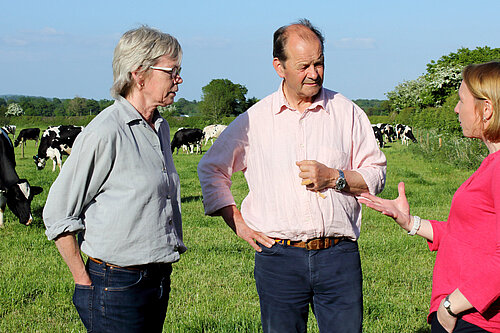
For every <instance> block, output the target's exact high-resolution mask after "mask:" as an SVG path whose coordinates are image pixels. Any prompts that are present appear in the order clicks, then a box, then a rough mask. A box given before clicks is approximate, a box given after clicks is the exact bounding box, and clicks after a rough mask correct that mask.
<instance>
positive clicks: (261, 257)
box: [254, 240, 363, 333]
mask: <svg viewBox="0 0 500 333" xmlns="http://www.w3.org/2000/svg"><path fill="white" fill-rule="evenodd" d="M261 248H262V252H260V253H259V252H256V254H255V270H254V275H255V282H256V286H257V292H258V294H259V299H260V311H261V320H262V327H263V330H264V332H265V333H271V332H272V333H275V332H283V333H285V332H286V333H292V332H306V330H307V319H308V318H307V317H308V313H309V305H311V307H312V310H313V313H314V315H315V317H316V320H317V322H318V327H319V330H320V332H322V333H325V332H335V333H342V332H346V333H355V332H361V330H362V321H363V297H362V275H361V261H360V258H359V250H358V244H357V242H353V241H349V240H344V241H340V242H339V243H338V244H337V245H335V246H333V247H331V248H329V249H324V250H311V251H309V250H306V249H302V248H296V247H291V246H286V245H280V244H275V245H274V246H273V247H271V248H270V249H268V248H266V247H265V246H261Z"/></svg>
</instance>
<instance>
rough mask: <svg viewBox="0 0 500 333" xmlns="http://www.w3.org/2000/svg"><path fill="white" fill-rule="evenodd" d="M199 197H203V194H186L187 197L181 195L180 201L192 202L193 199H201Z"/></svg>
mask: <svg viewBox="0 0 500 333" xmlns="http://www.w3.org/2000/svg"><path fill="white" fill-rule="evenodd" d="M201 199H203V196H201V195H188V196H187V197H182V198H181V202H182V203H187V202H193V201H201Z"/></svg>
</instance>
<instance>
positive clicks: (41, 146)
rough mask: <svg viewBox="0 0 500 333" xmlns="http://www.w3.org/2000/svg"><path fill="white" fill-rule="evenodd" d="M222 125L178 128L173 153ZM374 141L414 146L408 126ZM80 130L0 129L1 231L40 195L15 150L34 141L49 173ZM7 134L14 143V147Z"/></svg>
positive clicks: (384, 129) (377, 128)
mask: <svg viewBox="0 0 500 333" xmlns="http://www.w3.org/2000/svg"><path fill="white" fill-rule="evenodd" d="M226 127H227V126H225V125H219V124H216V125H209V126H207V127H205V128H204V129H203V130H201V129H199V128H179V129H178V130H177V131H176V132H175V133H174V136H173V139H172V142H171V147H172V153H174V151H175V149H177V154H178V153H179V149H183V150H184V151H185V152H187V153H191V154H193V153H194V149H195V148H196V152H197V153H201V152H202V145H206V144H207V143H208V141H209V140H211V142H212V144H213V141H214V140H215V139H217V138H218V137H219V135H220V134H221V133H222V131H224V130H225V129H226ZM372 128H373V132H374V134H375V138H376V139H377V141H378V143H379V145H380V147H384V145H385V142H394V141H396V140H397V139H400V140H401V142H402V144H406V145H408V143H409V141H410V140H411V141H412V142H416V141H417V140H416V139H415V137H414V135H413V133H412V129H411V127H409V126H406V125H402V124H397V125H395V126H392V125H390V124H376V125H372ZM82 130H83V127H82V126H73V125H60V126H50V127H49V128H47V129H46V130H45V131H44V132H43V133H42V137H41V139H40V129H39V128H25V129H23V130H21V131H20V132H19V134H18V136H17V138H15V134H16V126H13V125H6V126H4V127H2V128H1V129H0V132H1V134H2V135H0V227H1V226H2V225H3V215H4V211H5V207H6V205H8V206H9V208H10V209H11V210H12V212H13V213H14V215H16V216H17V217H18V218H19V222H20V223H22V224H25V225H29V224H30V223H31V221H32V216H31V208H30V203H31V200H32V199H33V197H34V196H35V195H37V194H39V193H41V192H42V188H41V187H38V186H30V185H29V183H28V181H27V180H26V179H20V178H19V176H18V175H17V172H16V170H15V167H16V160H15V155H14V147H18V146H19V145H21V148H22V156H23V157H24V147H25V146H26V142H27V141H28V140H33V141H35V147H36V146H38V154H37V155H35V156H33V159H34V161H35V165H36V167H37V169H38V170H41V169H43V168H44V167H45V164H46V162H47V160H48V159H51V160H52V163H53V165H52V171H55V170H56V165H57V166H59V170H61V167H62V155H69V154H70V153H71V148H72V146H73V142H74V141H75V138H76V137H77V136H78V134H80V132H81V131H82ZM9 134H11V135H12V136H13V138H14V139H15V141H14V144H12V141H11V139H10V137H9Z"/></svg>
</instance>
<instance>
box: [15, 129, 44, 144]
mask: <svg viewBox="0 0 500 333" xmlns="http://www.w3.org/2000/svg"><path fill="white" fill-rule="evenodd" d="M28 140H33V141H35V147H36V146H37V145H38V140H40V129H39V128H36V127H35V128H24V129H22V130H21V132H19V135H18V136H17V139H16V141H14V147H17V146H19V143H21V142H22V143H23V144H24V145H25V146H26V141H28Z"/></svg>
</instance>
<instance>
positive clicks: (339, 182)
mask: <svg viewBox="0 0 500 333" xmlns="http://www.w3.org/2000/svg"><path fill="white" fill-rule="evenodd" d="M346 185H347V182H346V180H345V178H339V179H337V182H336V183H335V189H336V190H337V191H340V190H343V189H344V188H345V186H346Z"/></svg>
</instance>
